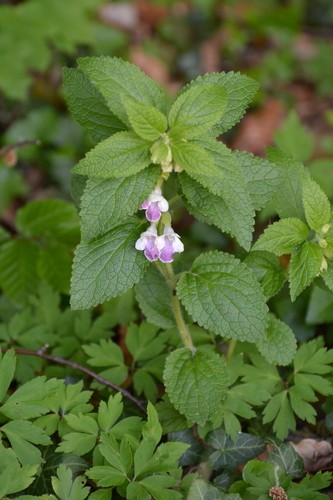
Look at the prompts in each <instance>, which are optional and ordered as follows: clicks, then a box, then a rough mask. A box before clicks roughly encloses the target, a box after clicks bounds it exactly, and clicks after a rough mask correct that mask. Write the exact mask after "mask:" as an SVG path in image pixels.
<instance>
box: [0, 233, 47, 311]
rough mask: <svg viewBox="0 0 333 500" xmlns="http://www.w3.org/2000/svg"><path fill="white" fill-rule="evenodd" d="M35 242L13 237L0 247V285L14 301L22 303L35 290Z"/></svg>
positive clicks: (36, 253)
mask: <svg viewBox="0 0 333 500" xmlns="http://www.w3.org/2000/svg"><path fill="white" fill-rule="evenodd" d="M37 259H38V247H37V245H36V243H35V242H33V241H28V240H21V239H13V240H10V241H8V242H7V243H4V244H3V245H2V246H1V248H0V286H1V287H2V289H3V291H4V292H5V293H6V294H7V295H8V296H9V298H10V299H12V300H13V301H14V302H18V303H20V304H22V303H23V304H24V303H26V302H27V299H28V296H29V295H33V294H34V293H35V292H36V289H37V286H38V281H39V280H38V276H37V269H36V263H37Z"/></svg>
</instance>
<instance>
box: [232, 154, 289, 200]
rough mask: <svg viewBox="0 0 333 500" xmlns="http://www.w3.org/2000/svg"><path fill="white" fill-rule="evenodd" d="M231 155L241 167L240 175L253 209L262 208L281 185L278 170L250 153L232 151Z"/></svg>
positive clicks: (272, 164)
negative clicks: (242, 177) (248, 193)
mask: <svg viewBox="0 0 333 500" xmlns="http://www.w3.org/2000/svg"><path fill="white" fill-rule="evenodd" d="M232 154H233V156H234V157H235V158H237V162H238V163H239V164H240V165H241V166H242V167H243V169H242V174H243V176H244V179H245V180H246V182H247V186H248V189H249V192H250V196H251V199H252V202H253V205H254V208H255V209H256V210H260V209H261V208H264V207H265V206H266V205H267V203H268V202H269V201H270V200H271V199H272V198H273V197H274V196H275V195H276V192H277V190H278V188H279V187H280V185H281V183H282V179H281V172H280V170H279V169H278V168H276V165H274V163H271V162H270V161H268V160H266V159H264V158H258V157H257V156H254V155H252V154H251V153H245V152H243V151H234V152H233V153H232Z"/></svg>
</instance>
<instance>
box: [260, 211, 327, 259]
mask: <svg viewBox="0 0 333 500" xmlns="http://www.w3.org/2000/svg"><path fill="white" fill-rule="evenodd" d="M308 234H309V228H308V226H307V225H306V224H304V222H302V221H301V220H300V219H296V218H290V219H281V220H279V221H277V222H274V224H270V225H269V226H268V227H267V228H266V229H265V232H264V233H263V234H262V235H261V236H259V239H258V241H257V242H256V243H255V244H254V246H253V250H267V251H268V252H272V253H274V254H275V255H277V256H280V255H283V254H285V253H291V252H293V251H295V249H296V248H297V247H298V245H300V244H301V243H304V242H305V241H306V239H307V237H308ZM318 248H319V247H318Z"/></svg>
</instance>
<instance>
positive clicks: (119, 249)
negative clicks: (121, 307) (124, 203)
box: [71, 222, 149, 309]
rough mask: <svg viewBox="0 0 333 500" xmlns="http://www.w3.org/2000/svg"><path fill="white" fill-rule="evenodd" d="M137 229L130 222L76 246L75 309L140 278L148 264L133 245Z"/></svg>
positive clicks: (101, 299)
mask: <svg viewBox="0 0 333 500" xmlns="http://www.w3.org/2000/svg"><path fill="white" fill-rule="evenodd" d="M140 231H141V228H138V227H137V224H136V223H134V222H129V223H127V224H124V225H122V226H117V227H115V228H114V229H112V230H111V231H109V232H108V233H106V234H105V235H104V236H102V237H101V238H98V239H95V240H93V241H92V242H91V243H81V244H80V245H79V246H78V247H77V249H76V254H75V258H74V263H73V276H72V283H71V304H72V307H73V308H74V309H87V308H89V307H93V306H96V305H97V304H100V303H102V302H105V301H107V300H109V299H111V298H112V297H116V296H117V295H120V294H122V293H124V292H126V290H128V289H129V288H131V287H132V286H133V285H134V284H135V283H137V282H138V281H139V280H140V278H141V276H143V274H144V271H145V269H146V268H147V266H148V264H149V262H148V261H147V259H146V258H145V257H144V255H143V254H142V253H141V252H138V251H137V250H136V249H135V242H136V240H137V239H138V237H139V234H140Z"/></svg>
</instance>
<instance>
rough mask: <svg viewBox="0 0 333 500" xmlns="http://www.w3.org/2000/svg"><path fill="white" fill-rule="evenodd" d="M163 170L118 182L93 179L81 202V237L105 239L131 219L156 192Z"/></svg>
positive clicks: (89, 182) (133, 176)
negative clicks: (104, 236) (102, 236)
mask: <svg viewBox="0 0 333 500" xmlns="http://www.w3.org/2000/svg"><path fill="white" fill-rule="evenodd" d="M159 174H160V169H159V168H158V167H149V168H147V169H145V170H144V171H143V172H140V173H138V174H134V175H131V176H129V177H120V178H118V179H94V178H92V179H89V180H88V182H87V184H86V187H85V190H84V193H83V196H82V198H81V212H80V215H81V234H82V239H83V241H89V240H91V239H93V238H95V237H96V236H99V235H103V234H105V233H106V232H107V231H109V230H110V229H112V228H113V227H115V226H117V225H118V224H120V223H121V222H124V221H125V220H126V219H127V218H128V217H129V216H130V215H132V214H134V213H135V212H136V211H137V210H138V209H139V207H140V205H141V203H142V202H143V201H144V200H145V199H146V198H148V196H149V195H150V194H151V193H152V191H153V190H154V187H155V185H156V182H157V179H158V176H159Z"/></svg>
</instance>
